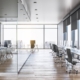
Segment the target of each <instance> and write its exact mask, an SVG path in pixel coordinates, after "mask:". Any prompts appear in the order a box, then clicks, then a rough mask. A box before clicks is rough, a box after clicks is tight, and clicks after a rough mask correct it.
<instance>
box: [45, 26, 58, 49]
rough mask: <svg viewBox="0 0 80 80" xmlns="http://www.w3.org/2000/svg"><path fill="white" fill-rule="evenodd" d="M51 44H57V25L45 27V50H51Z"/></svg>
mask: <svg viewBox="0 0 80 80" xmlns="http://www.w3.org/2000/svg"><path fill="white" fill-rule="evenodd" d="M49 43H54V44H57V25H45V48H50V46H49Z"/></svg>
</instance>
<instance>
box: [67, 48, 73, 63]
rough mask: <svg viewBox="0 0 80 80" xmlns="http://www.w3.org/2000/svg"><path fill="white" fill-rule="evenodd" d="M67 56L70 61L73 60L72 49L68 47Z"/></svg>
mask: <svg viewBox="0 0 80 80" xmlns="http://www.w3.org/2000/svg"><path fill="white" fill-rule="evenodd" d="M67 56H68V61H69V62H72V54H71V50H70V49H67Z"/></svg>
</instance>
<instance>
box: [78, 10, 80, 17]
mask: <svg viewBox="0 0 80 80" xmlns="http://www.w3.org/2000/svg"><path fill="white" fill-rule="evenodd" d="M78 19H80V9H79V10H78Z"/></svg>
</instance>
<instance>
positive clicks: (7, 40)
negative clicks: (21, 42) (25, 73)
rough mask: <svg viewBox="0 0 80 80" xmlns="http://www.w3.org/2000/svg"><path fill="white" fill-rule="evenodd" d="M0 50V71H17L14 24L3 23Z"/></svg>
mask: <svg viewBox="0 0 80 80" xmlns="http://www.w3.org/2000/svg"><path fill="white" fill-rule="evenodd" d="M1 30H2V31H1V35H2V36H3V39H2V43H3V44H2V45H1V48H0V51H2V53H3V54H2V55H3V57H0V63H1V64H0V73H17V49H16V25H3V26H2V29H1Z"/></svg>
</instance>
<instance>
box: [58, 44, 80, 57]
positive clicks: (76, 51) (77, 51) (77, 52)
mask: <svg viewBox="0 0 80 80" xmlns="http://www.w3.org/2000/svg"><path fill="white" fill-rule="evenodd" d="M59 48H61V49H64V50H66V49H70V50H71V53H74V54H76V55H79V56H80V50H79V49H76V48H72V47H60V46H59Z"/></svg>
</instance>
